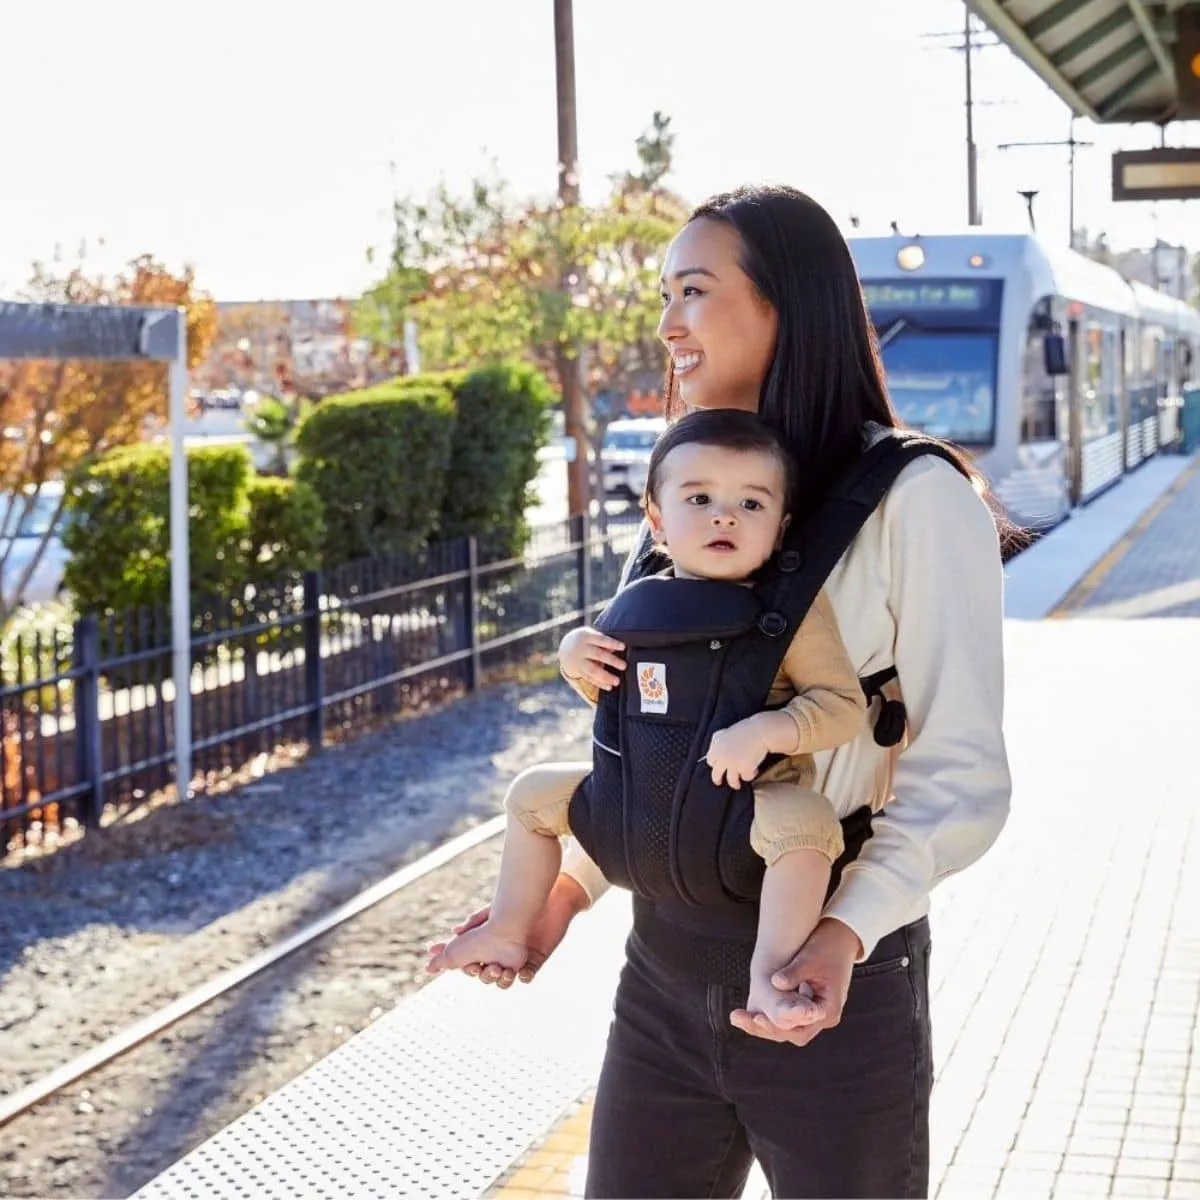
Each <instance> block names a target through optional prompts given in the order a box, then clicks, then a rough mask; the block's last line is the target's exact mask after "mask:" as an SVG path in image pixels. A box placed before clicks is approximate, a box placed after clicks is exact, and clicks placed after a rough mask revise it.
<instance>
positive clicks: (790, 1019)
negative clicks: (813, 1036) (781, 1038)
mask: <svg viewBox="0 0 1200 1200" xmlns="http://www.w3.org/2000/svg"><path fill="white" fill-rule="evenodd" d="M773 973H774V972H772V971H770V970H767V969H764V968H761V967H759V966H757V965H755V964H752V965H751V967H750V995H749V997H748V999H747V1000H746V1011H747V1012H749V1013H750V1014H751V1015H752V1016H753V1017H754V1018H755V1020H756V1021H757V1019H758V1017H759V1016H763V1017H766V1018H767V1020H768V1021H770V1022H772V1023H773V1024H774V1025H776V1026H778V1027H779V1028H780V1029H801V1028H803V1027H804V1026H805V1025H812V1024H815V1023H816V1022H817V1021H821V1020H823V1019H824V1018H825V1009H824V1008H823V1007H822V1006H821V1005H820V1004H818V1003H817V1002H816V1000H814V999H813V993H812V988H810V987H809V986H808V984H801V986H800V988H799V990H798V991H790V992H785V991H781V990H780V989H779V988H777V987H775V985H774V984H773V983H772V982H771V976H772V974H773Z"/></svg>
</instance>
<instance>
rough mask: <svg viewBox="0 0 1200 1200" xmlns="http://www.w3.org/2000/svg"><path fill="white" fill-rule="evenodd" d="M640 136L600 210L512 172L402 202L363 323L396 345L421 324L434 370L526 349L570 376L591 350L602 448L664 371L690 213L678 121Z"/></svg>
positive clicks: (591, 437) (661, 120)
mask: <svg viewBox="0 0 1200 1200" xmlns="http://www.w3.org/2000/svg"><path fill="white" fill-rule="evenodd" d="M636 145H637V160H638V165H637V167H636V169H634V170H632V171H629V172H626V173H624V174H622V175H620V176H617V177H615V178H614V179H613V180H612V181H611V182H612V190H611V192H610V194H609V195H608V197H607V198H606V199H605V200H604V202H603V203H600V204H596V205H587V204H579V205H574V206H563V205H562V204H560V203H557V202H553V201H537V200H526V201H518V200H517V199H515V198H514V197H513V196H512V194H511V192H510V190H509V188H508V186H507V185H506V184H505V183H504V182H503V181H499V180H498V181H493V182H490V183H489V182H485V181H477V182H476V183H475V184H474V185H473V187H472V189H471V191H470V193H469V194H468V195H466V196H456V195H455V194H453V193H452V192H451V191H450V190H449V189H447V188H446V187H444V186H443V187H441V188H439V189H438V190H437V191H435V192H434V193H433V194H432V195H431V196H430V197H429V198H428V199H426V200H423V201H416V200H412V199H407V200H399V201H397V202H396V204H395V209H394V220H395V233H394V238H393V245H392V250H391V256H390V259H389V263H388V268H387V271H386V273H385V275H384V277H383V278H382V279H381V280H380V282H379V283H378V284H376V285H375V287H373V288H371V289H370V290H369V291H368V292H367V293H365V294H364V296H363V297H362V299H361V300H360V301H359V304H358V306H357V309H356V319H357V328H358V330H359V332H360V333H361V334H362V336H365V337H367V338H369V339H371V340H372V342H373V343H375V344H376V345H377V346H378V347H380V348H381V351H383V352H386V350H387V349H388V348H389V347H394V345H395V344H396V343H397V341H398V339H400V338H401V337H402V330H403V325H404V321H405V320H406V319H407V318H411V319H413V320H414V321H415V322H416V325H417V330H418V339H419V340H418V344H419V348H420V352H421V360H422V366H423V367H424V368H425V369H433V370H440V369H446V368H455V367H467V366H477V365H479V364H480V363H484V362H489V361H497V360H500V359H504V358H512V357H521V358H524V359H526V360H527V361H530V362H532V363H533V364H534V365H535V366H537V367H539V368H540V369H541V370H543V371H544V372H546V374H547V375H549V376H550V377H551V378H552V379H554V380H555V381H556V382H557V368H558V363H559V358H560V352H562V351H565V352H566V356H567V357H568V359H573V358H574V357H575V356H577V355H578V356H582V358H583V366H584V379H585V385H586V388H587V393H588V396H589V398H590V399H591V401H592V403H591V407H590V412H591V419H590V422H589V426H588V429H587V433H588V441H589V443H590V445H591V448H592V449H595V447H597V446H598V445H599V444H600V442H601V440H602V439H603V434H604V427H605V425H606V424H607V422H608V421H609V420H610V419H611V418H612V417H613V416H615V415H618V413H619V412H620V411H621V410H622V409H623V408H624V407H625V406H626V405H627V404H628V402H629V399H630V397H631V396H634V395H636V394H639V393H640V394H644V393H645V390H646V388H647V387H650V388H651V389H655V388H657V379H658V378H661V371H662V366H663V351H662V348H661V346H660V345H659V343H658V339H657V336H656V333H655V331H656V328H657V324H658V319H659V314H660V311H661V304H660V300H659V274H660V272H661V269H662V258H663V254H664V251H665V249H666V246H667V243H668V242H669V241H670V239H671V237H672V235H673V234H674V233H675V231H676V230H677V229H678V227H679V225H680V224H681V223H682V221H683V219H684V218H685V216H686V207H685V205H684V203H683V201H682V200H680V199H679V197H678V196H676V195H674V194H673V193H672V192H670V191H669V190H668V189H667V188H666V186H665V184H664V179H665V177H666V175H667V174H668V173H669V171H670V166H671V155H672V150H673V145H674V134H673V133H672V132H671V128H670V118H669V117H665V116H663V115H662V114H661V113H655V114H654V119H653V122H652V125H651V127H650V128H649V129H648V130H647V131H646V132H645V133H644V134H643V135H642V136H641V137H640V138H638V140H637V144H636ZM564 278H566V279H567V280H568V286H567V287H565V288H564V286H563V279H564ZM602 507H603V506H602Z"/></svg>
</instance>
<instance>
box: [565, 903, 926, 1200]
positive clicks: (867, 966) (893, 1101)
mask: <svg viewBox="0 0 1200 1200" xmlns="http://www.w3.org/2000/svg"><path fill="white" fill-rule="evenodd" d="M929 949H930V941H929V922H928V920H921V921H917V922H914V923H913V924H912V925H908V926H906V927H905V928H903V929H898V930H896V932H894V933H891V934H889V935H888V936H887V937H885V938H884V939H883V940H882V941H881V942H880V943H879V945H878V946H877V947H876V949H875V951H874V953H873V954H872V955H871V957H870V958H869V959H868V960H867V961H866V962H864V963H861V964H860V965H858V966H856V967H855V968H854V976H853V979H852V980H851V983H850V994H849V997H848V998H847V1001H846V1007H845V1010H844V1012H843V1014H842V1020H841V1023H840V1024H839V1025H838V1026H837V1027H836V1028H834V1029H827V1030H825V1031H824V1032H822V1033H820V1034H818V1035H817V1037H816V1038H815V1039H814V1040H813V1041H812V1042H811V1043H810V1044H809V1045H807V1046H804V1047H797V1046H792V1045H786V1044H782V1045H781V1044H779V1043H776V1042H768V1041H763V1040H762V1039H761V1038H755V1037H752V1036H750V1035H749V1034H745V1033H742V1032H741V1031H740V1030H738V1029H735V1028H734V1027H733V1026H732V1025H731V1024H730V1023H729V1014H730V1012H732V1011H733V1009H735V1008H740V1007H742V1006H743V1005H744V1004H745V1001H746V988H745V987H739V988H731V987H722V986H718V985H715V984H705V983H701V982H698V981H697V980H693V979H689V978H688V977H687V976H685V975H681V974H680V973H679V972H677V971H675V970H672V969H671V968H669V967H667V966H666V965H665V964H664V963H663V962H662V961H661V960H660V959H658V958H656V957H654V956H653V955H652V954H651V953H650V951H648V950H647V949H646V947H645V946H644V945H643V944H642V942H641V941H640V940H639V938H638V936H637V934H636V933H634V934H633V935H631V937H630V939H629V944H628V946H627V959H626V963H625V966H624V968H623V969H622V972H621V979H620V983H619V985H618V987H617V995H616V1001H615V1004H614V1010H615V1011H614V1017H613V1023H612V1028H611V1029H610V1031H609V1036H608V1048H607V1051H606V1053H605V1058H604V1067H603V1070H602V1071H601V1073H600V1083H599V1086H598V1089H597V1093H596V1102H595V1109H594V1116H593V1118H592V1133H591V1145H590V1148H589V1160H588V1178H587V1189H586V1195H588V1196H593V1197H621V1198H628V1197H694V1196H739V1195H740V1194H741V1191H742V1188H743V1186H744V1185H745V1182H746V1177H747V1175H748V1174H749V1172H750V1167H751V1164H752V1162H753V1160H754V1159H755V1158H757V1159H758V1161H759V1163H760V1164H761V1166H762V1168H763V1171H764V1173H765V1174H766V1177H767V1180H768V1182H769V1183H770V1185H771V1191H772V1194H773V1195H775V1196H783V1197H816V1196H825V1197H835V1196H837V1197H914V1196H915V1197H920V1196H925V1195H926V1194H927V1191H928V1187H929V1093H930V1090H931V1088H932V1084H933V1060H932V1053H931V1046H930V1028H929Z"/></svg>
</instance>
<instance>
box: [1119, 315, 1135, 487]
mask: <svg viewBox="0 0 1200 1200" xmlns="http://www.w3.org/2000/svg"><path fill="white" fill-rule="evenodd" d="M1117 355H1118V359H1119V361H1118V363H1117V388H1118V402H1117V420H1118V421H1119V423H1120V430H1121V469H1122V470H1123V471H1127V470H1128V469H1129V409H1130V403H1129V402H1130V395H1129V385H1130V382H1131V380H1132V375H1133V348H1132V346H1131V345H1130V338H1129V327H1128V326H1127V325H1126V324H1125V323H1124V322H1122V324H1121V340H1120V343H1119V344H1118V346H1117Z"/></svg>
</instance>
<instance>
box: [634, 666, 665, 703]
mask: <svg viewBox="0 0 1200 1200" xmlns="http://www.w3.org/2000/svg"><path fill="white" fill-rule="evenodd" d="M638 691H639V692H640V693H641V696H642V712H644V713H658V714H659V715H664V714H665V713H666V711H667V666H666V663H638Z"/></svg>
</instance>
